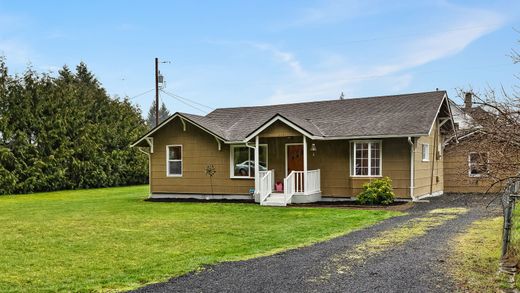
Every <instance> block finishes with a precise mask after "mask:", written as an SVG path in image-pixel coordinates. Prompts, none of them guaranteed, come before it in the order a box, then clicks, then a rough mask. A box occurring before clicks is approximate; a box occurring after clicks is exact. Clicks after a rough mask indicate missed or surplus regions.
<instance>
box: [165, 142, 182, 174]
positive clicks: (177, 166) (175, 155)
mask: <svg viewBox="0 0 520 293" xmlns="http://www.w3.org/2000/svg"><path fill="white" fill-rule="evenodd" d="M166 176H171V177H175V176H182V145H168V146H166Z"/></svg>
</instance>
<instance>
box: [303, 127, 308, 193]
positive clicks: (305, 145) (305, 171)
mask: <svg viewBox="0 0 520 293" xmlns="http://www.w3.org/2000/svg"><path fill="white" fill-rule="evenodd" d="M308 181H309V180H307V137H305V135H304V136H303V192H304V193H305V194H307V191H308V190H309V189H308V188H307V183H308Z"/></svg>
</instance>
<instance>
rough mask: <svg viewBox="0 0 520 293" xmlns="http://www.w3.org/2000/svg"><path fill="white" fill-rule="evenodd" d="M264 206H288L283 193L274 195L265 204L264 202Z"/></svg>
mask: <svg viewBox="0 0 520 293" xmlns="http://www.w3.org/2000/svg"><path fill="white" fill-rule="evenodd" d="M262 205H263V206H277V207H284V206H286V205H287V204H286V203H285V197H284V194H283V193H272V194H270V195H269V196H268V197H267V199H266V200H265V201H264V202H262Z"/></svg>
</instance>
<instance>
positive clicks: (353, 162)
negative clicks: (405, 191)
mask: <svg viewBox="0 0 520 293" xmlns="http://www.w3.org/2000/svg"><path fill="white" fill-rule="evenodd" d="M358 143H368V175H356V170H355V169H356V167H355V165H356V144H358ZM373 143H379V175H372V144H373ZM350 152H351V154H350V159H349V160H350V177H354V178H378V177H383V141H382V140H353V141H351V142H350Z"/></svg>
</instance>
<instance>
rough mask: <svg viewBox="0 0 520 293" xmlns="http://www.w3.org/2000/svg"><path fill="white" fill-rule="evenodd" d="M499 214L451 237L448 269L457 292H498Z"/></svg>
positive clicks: (500, 222) (500, 228)
mask: <svg viewBox="0 0 520 293" xmlns="http://www.w3.org/2000/svg"><path fill="white" fill-rule="evenodd" d="M501 231H502V217H497V218H492V219H484V220H480V221H476V222H474V223H473V224H472V225H471V226H470V228H469V230H468V231H467V232H466V233H464V234H461V235H460V236H459V237H457V238H456V239H455V243H454V246H453V248H454V253H453V254H452V256H451V260H450V262H449V263H450V268H451V271H452V274H453V276H454V277H455V280H456V282H457V283H458V287H459V290H460V291H461V292H499V289H500V287H501V285H502V280H501V279H500V278H499V277H498V275H497V272H498V264H499V261H500V245H501V234H500V233H501Z"/></svg>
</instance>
